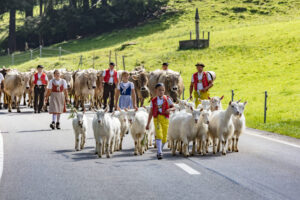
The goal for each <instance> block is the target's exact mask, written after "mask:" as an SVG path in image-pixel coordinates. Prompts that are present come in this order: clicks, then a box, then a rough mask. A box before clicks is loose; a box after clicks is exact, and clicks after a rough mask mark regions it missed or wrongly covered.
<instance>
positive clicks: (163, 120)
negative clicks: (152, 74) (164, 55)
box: [146, 83, 175, 160]
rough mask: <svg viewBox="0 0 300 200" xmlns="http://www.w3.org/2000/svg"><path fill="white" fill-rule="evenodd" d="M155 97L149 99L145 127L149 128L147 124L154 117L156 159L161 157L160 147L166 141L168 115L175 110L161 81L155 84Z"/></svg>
mask: <svg viewBox="0 0 300 200" xmlns="http://www.w3.org/2000/svg"><path fill="white" fill-rule="evenodd" d="M155 90H156V95H157V96H156V97H154V98H153V99H152V100H151V104H150V107H151V109H150V113H149V117H148V123H147V126H146V129H147V130H148V129H149V124H150V122H151V119H152V117H153V118H154V126H155V132H156V136H155V139H156V146H157V159H159V160H160V159H162V149H163V147H164V145H165V143H166V142H167V135H168V128H169V115H170V112H171V111H174V110H175V107H174V105H173V102H172V100H171V99H170V97H168V96H165V95H164V94H165V86H164V84H163V83H158V84H156V86H155Z"/></svg>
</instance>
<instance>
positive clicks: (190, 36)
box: [190, 31, 192, 40]
mask: <svg viewBox="0 0 300 200" xmlns="http://www.w3.org/2000/svg"><path fill="white" fill-rule="evenodd" d="M190 40H192V31H190Z"/></svg>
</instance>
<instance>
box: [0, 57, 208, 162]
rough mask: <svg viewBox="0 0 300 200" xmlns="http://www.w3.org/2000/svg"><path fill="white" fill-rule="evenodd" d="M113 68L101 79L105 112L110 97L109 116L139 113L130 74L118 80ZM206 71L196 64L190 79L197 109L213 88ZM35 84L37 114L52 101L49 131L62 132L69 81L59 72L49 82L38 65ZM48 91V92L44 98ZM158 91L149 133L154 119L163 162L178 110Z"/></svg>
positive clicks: (162, 88)
mask: <svg viewBox="0 0 300 200" xmlns="http://www.w3.org/2000/svg"><path fill="white" fill-rule="evenodd" d="M114 67H115V64H114V63H113V62H111V63H110V64H109V69H107V70H105V71H104V73H103V74H102V77H101V82H103V85H100V87H103V99H104V109H106V107H107V106H108V105H107V100H108V98H109V97H110V104H109V112H113V109H114V108H115V109H119V108H120V109H125V108H131V109H132V108H134V109H137V104H136V94H135V90H134V84H133V83H132V82H130V81H129V76H130V74H129V72H127V71H124V72H123V73H122V75H121V80H119V79H118V73H117V71H116V70H115V69H114ZM204 67H205V65H204V64H203V63H197V64H196V68H197V72H196V73H194V74H193V75H192V78H191V84H190V90H189V92H190V99H193V97H194V99H195V105H196V106H198V105H199V104H200V102H199V99H208V97H209V89H210V88H211V87H212V86H213V81H212V79H211V77H210V76H208V75H207V72H205V71H204V70H203V69H204ZM162 70H168V63H163V64H162ZM0 81H1V77H0ZM33 83H34V112H35V113H40V112H41V109H42V107H43V105H44V103H47V101H48V99H50V100H49V113H50V114H52V122H51V124H50V127H51V128H52V129H55V128H56V129H60V115H61V114H62V113H63V112H65V111H66V103H68V102H69V99H68V92H67V84H66V81H65V80H64V79H61V78H60V72H59V70H55V71H54V79H52V80H50V81H49V80H48V79H47V76H46V74H45V73H44V72H43V66H41V65H38V66H37V73H35V74H34V80H33ZM46 87H47V89H48V90H47V93H46V96H45V98H44V93H45V88H46ZM155 89H156V97H154V98H153V99H152V100H151V103H150V107H151V109H150V113H149V117H148V123H147V126H146V129H149V124H150V122H151V120H152V118H153V120H154V126H155V131H156V138H155V139H156V145H157V158H158V159H162V149H163V147H164V145H165V143H166V142H167V133H168V127H169V115H170V112H172V111H174V110H175V107H174V105H173V101H172V99H171V98H170V97H168V96H166V95H165V86H164V84H163V83H157V85H156V86H155ZM115 91H116V95H115ZM49 97H50V98H49Z"/></svg>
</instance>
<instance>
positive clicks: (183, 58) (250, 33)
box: [0, 0, 300, 138]
mask: <svg viewBox="0 0 300 200" xmlns="http://www.w3.org/2000/svg"><path fill="white" fill-rule="evenodd" d="M196 7H198V8H199V14H200V29H201V31H202V30H205V31H211V43H210V48H208V49H205V50H185V51H180V50H178V41H179V40H185V39H189V32H190V30H192V31H193V37H194V20H193V19H194V14H195V8H196ZM169 10H170V11H169V13H168V14H166V15H165V16H163V17H161V19H158V20H155V21H152V22H149V23H147V24H145V25H141V26H139V27H136V28H132V29H125V30H116V31H114V32H112V33H107V34H103V35H100V36H97V37H91V38H85V39H81V40H74V41H69V42H65V43H62V44H56V45H54V46H53V47H51V48H56V47H58V46H62V48H63V49H66V50H68V51H71V52H74V53H73V54H69V55H64V56H62V57H61V58H60V59H59V58H58V57H57V51H55V52H53V53H50V51H49V52H48V55H47V56H48V57H46V58H36V59H34V60H32V61H30V62H25V59H23V60H22V59H20V60H19V61H18V63H19V64H18V65H16V66H13V67H14V68H18V69H20V70H28V69H30V68H32V67H35V66H36V65H37V64H43V65H44V66H46V68H47V69H53V68H59V67H64V68H69V69H77V68H78V62H79V57H80V55H82V56H83V68H90V67H92V64H93V61H92V58H93V57H95V67H96V68H97V69H103V68H105V67H106V65H107V63H108V52H109V51H110V50H115V51H116V52H117V54H118V63H121V62H120V61H121V55H124V56H126V66H127V69H132V68H133V67H134V66H136V65H140V64H142V65H144V66H145V67H146V68H147V69H148V70H149V71H150V70H154V69H157V68H160V66H161V63H162V62H163V61H168V62H169V63H170V68H171V69H173V70H177V71H182V75H183V78H184V83H185V87H186V88H188V86H189V82H190V78H191V75H192V73H193V72H194V71H195V67H194V64H195V63H196V62H199V61H201V62H203V63H205V64H206V66H207V67H206V70H212V71H215V72H216V73H217V79H216V81H215V85H214V87H213V88H212V89H211V96H215V95H218V96H221V95H225V100H224V101H223V105H224V107H225V108H226V107H227V103H228V102H229V100H230V98H231V89H234V91H235V94H236V95H235V99H240V98H241V99H242V100H247V101H248V105H247V106H246V110H245V113H246V118H247V125H248V126H249V127H252V128H258V129H263V130H267V131H272V132H277V133H281V134H285V135H290V136H293V137H297V138H300V112H299V110H300V77H299V74H300V45H299V44H300V5H299V3H298V4H297V1H296V0H295V1H292V0H290V1H288V0H278V1H277V0H275V1H268V0H264V1H263V0H261V1H258V0H245V1H238V0H231V1H229V0H227V1H226V0H214V1H211V0H202V1H192V2H188V1H179V0H177V1H170V3H169ZM127 42H136V43H137V44H136V45H132V46H128V47H126V48H125V49H123V50H121V48H120V47H121V45H122V44H123V43H127ZM36 55H37V54H36ZM20 56H25V57H28V53H27V54H24V53H21V54H20ZM20 58H21V57H20ZM113 59H115V58H114V56H113ZM26 60H27V59H26ZM10 62H11V61H10V59H9V58H8V57H0V65H8V64H10ZM264 91H268V94H269V97H268V114H267V115H268V117H267V123H266V124H264V123H263V107H264ZM187 96H188V91H187V90H186V92H185V97H187Z"/></svg>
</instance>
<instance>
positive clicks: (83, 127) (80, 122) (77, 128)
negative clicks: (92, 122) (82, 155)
mask: <svg viewBox="0 0 300 200" xmlns="http://www.w3.org/2000/svg"><path fill="white" fill-rule="evenodd" d="M72 125H73V130H74V134H75V150H76V151H79V147H78V144H79V136H80V135H81V142H80V149H81V150H82V149H83V148H84V144H85V139H86V137H87V127H88V126H87V118H86V117H85V114H84V113H76V117H75V118H74V119H73V121H72Z"/></svg>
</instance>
